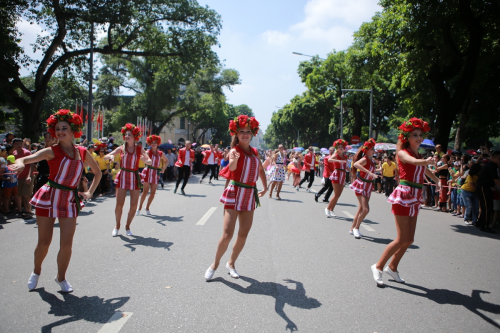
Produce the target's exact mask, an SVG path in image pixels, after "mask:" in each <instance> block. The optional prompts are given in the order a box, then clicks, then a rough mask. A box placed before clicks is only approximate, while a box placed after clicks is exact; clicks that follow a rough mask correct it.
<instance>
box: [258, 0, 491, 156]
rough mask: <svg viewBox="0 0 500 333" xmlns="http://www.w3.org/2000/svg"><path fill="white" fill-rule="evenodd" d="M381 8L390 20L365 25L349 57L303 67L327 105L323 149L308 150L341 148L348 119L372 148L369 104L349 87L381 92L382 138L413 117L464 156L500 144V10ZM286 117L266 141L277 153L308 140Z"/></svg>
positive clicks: (409, 3)
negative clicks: (476, 145)
mask: <svg viewBox="0 0 500 333" xmlns="http://www.w3.org/2000/svg"><path fill="white" fill-rule="evenodd" d="M380 5H381V6H382V8H383V10H382V11H381V12H379V13H377V14H376V15H375V16H374V17H373V18H372V20H371V21H370V22H367V23H364V24H362V25H361V27H360V28H359V30H358V31H357V32H356V33H355V34H354V42H353V44H352V45H351V46H350V47H349V48H348V49H347V50H345V51H340V52H336V51H335V50H333V51H332V52H331V53H330V54H329V55H328V58H327V59H326V60H324V61H322V60H321V59H319V58H318V57H315V58H313V59H311V60H310V61H303V62H301V64H300V65H299V68H298V74H299V76H300V78H301V80H302V82H304V83H305V84H306V85H307V88H308V90H307V91H306V92H305V93H304V94H303V96H307V95H310V96H312V97H314V99H315V100H318V101H319V100H323V102H324V104H325V108H324V109H323V112H324V113H325V114H324V117H325V121H324V122H323V123H321V129H319V130H318V135H319V139H315V138H314V137H307V136H303V137H301V138H300V144H301V145H304V146H307V145H309V144H311V143H314V142H315V141H319V142H325V143H327V142H330V141H333V140H335V139H336V138H338V137H339V136H340V132H339V130H340V126H339V120H340V112H343V116H344V123H343V124H344V133H343V134H344V135H345V136H346V138H348V139H349V138H350V137H351V136H352V135H359V136H361V137H362V139H366V138H367V135H368V132H367V131H366V126H368V123H369V94H367V93H363V92H345V93H344V94H342V93H341V91H340V85H341V82H340V81H341V80H342V85H343V88H344V89H371V88H373V91H374V103H373V104H374V108H373V109H374V112H373V128H374V137H375V138H376V137H377V136H378V135H379V134H387V133H388V132H389V130H390V128H395V127H397V126H399V124H400V123H401V121H402V120H403V119H405V118H407V117H409V116H418V117H423V118H425V119H426V120H428V121H429V122H430V124H431V127H432V133H431V134H432V135H431V136H432V137H434V139H435V143H436V144H437V143H440V144H442V145H443V146H448V143H449V142H450V141H453V140H454V141H455V145H454V146H455V149H460V148H461V147H462V145H463V143H464V142H467V141H468V140H469V139H471V138H474V137H477V136H481V137H494V136H498V135H500V126H499V124H500V94H498V86H500V76H499V74H500V65H499V64H498V61H497V60H496V59H498V58H499V57H500V45H499V43H498V41H499V40H500V35H499V34H500V27H499V21H498V17H500V3H498V1H493V0H490V1H488V0H487V1H482V0H450V1H433V0H418V1H417V0H382V1H381V2H380ZM342 95H344V98H343V99H342V104H343V110H342V111H341V110H340V98H341V96H342ZM297 98H299V97H298V96H296V97H294V98H293V99H292V101H291V102H290V105H294V104H295V103H296V100H297ZM285 109H287V106H285V107H284V108H283V109H282V110H285ZM282 110H279V111H278V112H275V114H274V115H273V117H272V123H271V126H270V129H271V132H270V133H266V136H265V139H266V142H267V143H268V144H270V145H271V146H272V145H273V143H275V141H276V142H277V140H278V141H279V140H286V139H285V138H293V137H294V134H293V132H297V131H299V132H303V131H304V132H306V131H307V127H306V126H309V125H308V124H307V123H302V122H299V123H291V122H289V119H290V118H289V117H288V116H287V113H286V112H285V111H282ZM285 124H290V125H292V126H291V127H290V126H288V125H286V126H285ZM283 131H285V132H284V133H283ZM287 131H288V132H287ZM319 133H323V134H319ZM280 136H281V137H280ZM323 136H324V137H323ZM296 144H299V143H298V142H297V143H296Z"/></svg>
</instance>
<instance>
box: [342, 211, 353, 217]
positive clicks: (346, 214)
mask: <svg viewBox="0 0 500 333" xmlns="http://www.w3.org/2000/svg"><path fill="white" fill-rule="evenodd" d="M342 213H344V214H345V216H347V217H350V218H351V219H353V218H354V215H352V214H351V213H349V212H346V211H345V210H343V211H342Z"/></svg>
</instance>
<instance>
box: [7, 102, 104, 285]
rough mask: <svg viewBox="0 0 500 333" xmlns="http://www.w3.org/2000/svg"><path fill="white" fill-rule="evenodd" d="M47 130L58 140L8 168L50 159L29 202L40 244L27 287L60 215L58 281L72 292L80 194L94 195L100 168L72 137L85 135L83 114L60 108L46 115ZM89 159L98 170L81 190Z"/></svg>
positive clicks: (32, 282)
mask: <svg viewBox="0 0 500 333" xmlns="http://www.w3.org/2000/svg"><path fill="white" fill-rule="evenodd" d="M47 125H48V131H49V133H50V135H51V136H52V137H53V138H57V139H58V140H59V143H58V144H57V145H54V146H52V147H49V148H45V149H42V150H40V151H38V152H37V153H35V154H33V155H31V156H28V157H24V158H20V159H17V160H16V162H15V163H14V164H13V165H10V166H9V168H10V170H12V171H13V172H16V173H19V172H21V171H22V170H23V169H24V166H25V165H26V164H33V163H36V162H39V161H42V160H47V161H48V163H49V169H50V174H49V179H48V181H47V184H45V185H43V186H42V187H41V188H40V189H39V190H38V191H37V192H36V194H35V195H34V196H33V198H32V199H31V201H30V203H31V204H32V205H33V206H35V207H36V219H37V225H38V244H37V246H36V248H35V267H34V269H33V273H31V276H30V278H29V280H28V289H29V290H33V289H35V288H36V286H37V284H38V278H39V277H40V274H41V272H42V263H43V260H44V259H45V256H46V255H47V252H48V251H49V246H50V243H51V241H52V234H53V231H54V222H55V220H56V218H57V219H59V229H60V233H61V239H60V249H59V254H58V255H57V276H56V279H55V281H56V282H57V284H59V286H60V287H61V291H62V292H67V293H69V292H72V291H73V287H72V286H71V284H70V283H69V282H68V280H66V271H67V269H68V265H69V261H70V259H71V251H72V246H73V236H74V234H75V230H76V219H77V217H78V214H79V212H80V209H81V208H82V207H83V205H82V203H81V201H80V196H82V197H83V198H84V199H89V198H91V197H92V193H93V192H94V191H95V189H96V187H97V185H98V184H99V181H100V179H101V171H100V170H99V166H98V165H97V163H96V162H95V161H94V158H93V157H92V156H91V155H90V154H89V153H88V152H87V150H86V149H85V147H81V146H75V145H73V139H74V138H79V137H80V136H81V135H82V132H81V129H82V125H83V122H82V118H80V116H79V115H77V114H75V113H73V112H71V111H69V110H59V111H57V112H56V113H55V114H53V115H51V116H50V117H49V119H47ZM84 162H86V163H87V164H88V165H89V166H90V168H91V169H92V171H93V172H94V174H95V179H96V181H95V182H94V183H93V184H92V186H91V188H90V189H89V190H88V191H87V192H84V193H81V192H78V189H77V186H78V183H79V182H80V178H81V176H82V171H83V163H84Z"/></svg>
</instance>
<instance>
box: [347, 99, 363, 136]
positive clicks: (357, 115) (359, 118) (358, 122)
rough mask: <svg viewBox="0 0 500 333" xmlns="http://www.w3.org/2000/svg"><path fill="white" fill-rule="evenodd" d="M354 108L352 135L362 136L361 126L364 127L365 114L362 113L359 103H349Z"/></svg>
mask: <svg viewBox="0 0 500 333" xmlns="http://www.w3.org/2000/svg"><path fill="white" fill-rule="evenodd" d="M349 107H350V108H352V112H353V115H354V127H353V129H352V135H353V136H354V135H357V136H359V137H360V138H361V128H362V127H363V114H362V113H361V106H360V105H359V104H357V103H354V104H352V105H349Z"/></svg>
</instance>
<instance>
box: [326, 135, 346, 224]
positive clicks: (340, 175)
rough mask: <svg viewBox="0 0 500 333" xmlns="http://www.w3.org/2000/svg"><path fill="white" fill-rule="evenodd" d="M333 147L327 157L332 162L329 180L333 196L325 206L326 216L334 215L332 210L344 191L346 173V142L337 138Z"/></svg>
mask: <svg viewBox="0 0 500 333" xmlns="http://www.w3.org/2000/svg"><path fill="white" fill-rule="evenodd" d="M333 147H334V148H335V154H333V155H332V156H330V158H328V163H333V168H332V170H330V171H331V175H330V181H331V182H332V187H333V197H332V199H331V200H330V202H329V203H328V207H327V208H325V215H326V217H335V213H334V212H333V210H334V209H335V206H336V205H337V201H338V200H339V198H340V196H341V195H342V192H343V191H344V185H345V179H346V175H347V172H348V170H347V155H346V154H345V147H347V142H346V141H344V140H342V139H338V140H337V141H335V142H334V143H333Z"/></svg>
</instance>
